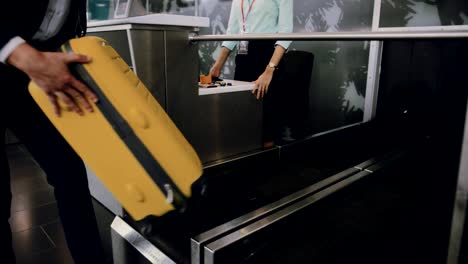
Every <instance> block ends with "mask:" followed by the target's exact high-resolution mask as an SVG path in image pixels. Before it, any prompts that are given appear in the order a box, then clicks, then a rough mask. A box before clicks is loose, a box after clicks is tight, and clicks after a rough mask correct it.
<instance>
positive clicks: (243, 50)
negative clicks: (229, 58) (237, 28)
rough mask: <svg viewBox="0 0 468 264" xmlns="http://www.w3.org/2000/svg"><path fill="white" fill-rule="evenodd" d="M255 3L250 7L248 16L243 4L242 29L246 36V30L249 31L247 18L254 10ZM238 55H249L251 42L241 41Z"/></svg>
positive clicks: (242, 3) (253, 0)
mask: <svg viewBox="0 0 468 264" xmlns="http://www.w3.org/2000/svg"><path fill="white" fill-rule="evenodd" d="M254 2H255V0H252V3H250V5H249V11H247V14H246V15H245V14H244V0H242V2H241V13H242V21H241V22H242V28H241V34H245V32H246V29H247V25H246V23H247V17H248V16H249V14H250V11H251V10H252V5H253V3H254ZM237 54H241V55H247V54H249V41H248V40H241V41H239V48H238V49H237Z"/></svg>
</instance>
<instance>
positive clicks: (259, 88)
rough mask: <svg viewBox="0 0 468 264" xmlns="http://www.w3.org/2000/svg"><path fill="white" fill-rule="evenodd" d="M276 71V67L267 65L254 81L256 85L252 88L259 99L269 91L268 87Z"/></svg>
mask: <svg viewBox="0 0 468 264" xmlns="http://www.w3.org/2000/svg"><path fill="white" fill-rule="evenodd" d="M274 71H275V69H274V68H270V67H267V68H266V69H265V71H264V72H263V73H262V75H260V76H259V77H258V79H257V80H256V81H255V82H254V83H255V87H254V89H253V90H252V93H253V94H254V95H255V97H256V98H257V100H259V99H262V98H263V97H265V95H266V94H267V93H268V88H269V87H270V83H271V80H272V79H273V72H274Z"/></svg>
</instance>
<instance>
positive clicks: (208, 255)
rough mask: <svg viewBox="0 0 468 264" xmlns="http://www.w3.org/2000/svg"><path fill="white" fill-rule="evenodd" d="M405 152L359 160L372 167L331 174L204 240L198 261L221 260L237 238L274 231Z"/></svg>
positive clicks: (220, 261) (216, 261)
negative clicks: (298, 195)
mask: <svg viewBox="0 0 468 264" xmlns="http://www.w3.org/2000/svg"><path fill="white" fill-rule="evenodd" d="M406 153H407V152H406V151H395V152H391V153H388V154H384V155H382V156H381V157H380V158H372V159H370V160H368V161H366V162H365V163H361V165H363V166H368V165H371V167H368V168H371V169H369V170H368V169H367V168H366V167H363V169H364V170H358V169H356V168H350V169H348V170H347V171H344V172H342V173H339V174H337V175H335V176H333V177H332V178H334V179H333V180H332V179H331V178H328V179H326V180H324V181H329V182H328V185H325V186H323V185H322V186H320V188H317V189H316V190H315V191H314V192H308V194H304V197H302V199H297V200H295V201H294V202H291V203H288V204H287V205H286V206H284V207H282V208H280V210H276V211H273V212H271V213H269V214H263V217H258V218H257V219H255V221H252V222H250V223H247V224H244V225H242V226H240V227H239V228H237V229H236V230H232V231H231V232H229V233H226V234H225V235H224V236H221V237H218V238H216V239H215V240H211V242H209V243H205V246H204V247H203V252H202V253H200V254H199V257H200V259H201V260H200V261H203V262H202V263H204V264H209V263H211V264H213V263H218V262H219V263H223V261H222V259H219V256H220V253H222V252H224V250H228V248H229V247H231V246H233V245H234V244H237V243H238V242H240V241H243V239H245V238H247V237H250V236H253V235H255V234H257V233H260V232H263V231H265V230H268V232H274V226H275V225H274V224H275V223H279V222H284V221H285V220H286V219H287V218H288V217H289V216H292V215H293V214H295V213H298V212H299V211H302V210H304V209H305V208H308V207H309V206H310V205H312V204H314V203H315V202H317V201H319V200H321V199H323V198H325V197H327V196H329V195H331V194H333V193H335V192H337V191H339V190H341V189H343V188H345V187H347V186H349V185H351V184H352V183H354V182H357V181H359V180H360V179H362V178H364V177H366V176H369V175H371V174H372V173H373V172H375V171H377V170H379V169H382V168H384V167H386V166H388V165H389V164H391V163H392V162H394V161H395V160H397V159H399V158H402V157H403V156H405V155H406ZM376 160H378V162H377V163H376V162H375V161H376ZM321 183H322V182H321ZM319 184H320V183H319ZM314 186H315V185H313V186H311V187H310V188H314ZM306 190H307V189H306ZM304 191H305V190H304ZM193 242H195V241H192V243H193ZM197 242H199V241H197ZM196 246H198V245H196V244H195V243H193V244H192V249H196ZM192 257H195V255H192ZM194 259H195V258H194ZM195 263H198V262H195Z"/></svg>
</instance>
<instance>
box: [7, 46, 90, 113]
mask: <svg viewBox="0 0 468 264" xmlns="http://www.w3.org/2000/svg"><path fill="white" fill-rule="evenodd" d="M90 61H91V59H90V58H89V57H87V56H85V55H80V54H65V53H61V52H41V51H38V50H36V49H35V48H33V47H31V46H30V45H29V44H27V43H23V44H21V45H19V46H18V47H17V48H16V49H15V50H14V51H13V52H12V53H11V54H10V56H9V57H8V60H7V62H8V63H9V64H11V65H13V66H15V67H16V68H18V69H20V70H22V71H23V72H25V73H26V74H27V75H28V76H29V78H31V80H32V81H34V82H35V83H36V84H37V85H38V86H39V87H40V88H41V89H42V90H43V91H44V92H45V93H46V94H47V96H48V97H49V100H50V103H51V104H52V106H53V108H54V112H55V114H56V115H57V116H60V107H59V104H58V100H61V101H63V102H64V103H65V104H66V105H67V107H68V108H69V109H71V110H72V111H74V112H76V113H78V114H79V115H83V114H84V113H83V110H81V109H80V107H79V104H81V105H83V107H84V108H85V109H86V110H88V111H89V112H93V108H92V106H91V105H90V103H89V102H88V100H91V101H92V102H94V103H96V102H97V100H98V99H97V96H96V95H95V94H94V93H93V92H92V91H91V90H90V89H89V88H88V87H86V85H84V84H83V83H82V82H80V81H78V80H77V79H76V78H75V77H73V75H72V74H71V73H70V71H69V70H68V64H70V63H88V62H90Z"/></svg>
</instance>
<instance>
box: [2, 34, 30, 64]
mask: <svg viewBox="0 0 468 264" xmlns="http://www.w3.org/2000/svg"><path fill="white" fill-rule="evenodd" d="M25 42H26V41H24V39H22V38H21V37H14V38H12V39H10V41H8V42H7V44H5V46H3V48H2V49H0V62H1V63H6V60H7V59H8V57H10V54H11V53H12V52H13V51H14V50H15V49H16V47H18V46H19V45H21V44H23V43H25Z"/></svg>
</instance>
